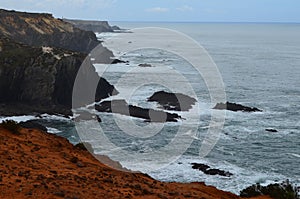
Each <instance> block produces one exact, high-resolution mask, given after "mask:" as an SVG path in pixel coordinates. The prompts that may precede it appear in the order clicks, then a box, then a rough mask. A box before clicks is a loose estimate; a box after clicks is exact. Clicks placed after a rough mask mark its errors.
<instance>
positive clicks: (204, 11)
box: [0, 0, 300, 23]
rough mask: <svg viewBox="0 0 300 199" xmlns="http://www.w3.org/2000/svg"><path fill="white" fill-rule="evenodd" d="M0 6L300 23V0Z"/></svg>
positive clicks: (2, 1)
mask: <svg viewBox="0 0 300 199" xmlns="http://www.w3.org/2000/svg"><path fill="white" fill-rule="evenodd" d="M0 7H1V8H4V9H9V10H11V9H12V10H21V11H28V12H47V13H52V14H53V15H54V16H55V17H57V18H62V17H64V18H72V19H90V20H108V21H164V22H165V21H171V22H178V21H179V22H180V21H184V22H297V23H300V0H0Z"/></svg>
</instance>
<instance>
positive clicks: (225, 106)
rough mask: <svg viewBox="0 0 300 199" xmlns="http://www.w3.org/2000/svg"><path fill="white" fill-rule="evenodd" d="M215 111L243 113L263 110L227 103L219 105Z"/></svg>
mask: <svg viewBox="0 0 300 199" xmlns="http://www.w3.org/2000/svg"><path fill="white" fill-rule="evenodd" d="M213 109H218V110H229V111H234V112H237V111H243V112H262V110H260V109H258V108H255V107H248V106H244V105H241V104H236V103H231V102H226V103H217V104H216V106H215V107H214V108H213Z"/></svg>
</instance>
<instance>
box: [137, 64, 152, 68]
mask: <svg viewBox="0 0 300 199" xmlns="http://www.w3.org/2000/svg"><path fill="white" fill-rule="evenodd" d="M139 67H153V66H152V65H151V64H139Z"/></svg>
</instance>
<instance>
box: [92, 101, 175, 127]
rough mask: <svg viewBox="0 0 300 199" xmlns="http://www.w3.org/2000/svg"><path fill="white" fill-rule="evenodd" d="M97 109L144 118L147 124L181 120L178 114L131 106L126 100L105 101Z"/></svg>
mask: <svg viewBox="0 0 300 199" xmlns="http://www.w3.org/2000/svg"><path fill="white" fill-rule="evenodd" d="M95 109H96V110H97V111H99V112H108V113H118V114H122V115H127V116H132V117H137V118H142V119H145V120H146V121H147V122H177V121H178V120H179V119H181V117H180V116H179V115H178V114H175V113H167V112H164V111H158V110H154V109H147V108H141V107H138V106H133V105H129V104H127V102H126V101H125V100H112V101H104V102H101V103H100V104H99V105H96V106H95Z"/></svg>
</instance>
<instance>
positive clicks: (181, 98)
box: [148, 91, 197, 111]
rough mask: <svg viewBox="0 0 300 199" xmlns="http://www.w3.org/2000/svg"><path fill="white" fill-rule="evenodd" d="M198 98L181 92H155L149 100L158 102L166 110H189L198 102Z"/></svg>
mask: <svg viewBox="0 0 300 199" xmlns="http://www.w3.org/2000/svg"><path fill="white" fill-rule="evenodd" d="M196 101H197V100H196V99H194V98H192V97H189V96H187V95H184V94H181V93H168V92H165V91H158V92H155V93H154V94H153V95H152V96H151V97H149V98H148V102H158V104H159V105H161V106H162V108H163V109H165V110H174V111H188V110H190V109H191V108H192V106H193V105H194V104H195V103H196Z"/></svg>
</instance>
